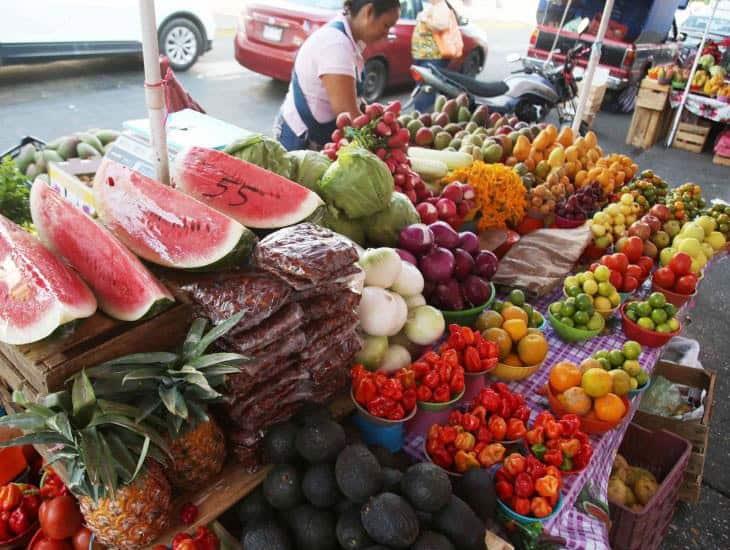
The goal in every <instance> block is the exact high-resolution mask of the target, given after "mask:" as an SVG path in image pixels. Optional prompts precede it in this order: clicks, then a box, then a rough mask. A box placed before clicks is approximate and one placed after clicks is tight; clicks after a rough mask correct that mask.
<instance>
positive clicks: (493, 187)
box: [446, 161, 527, 231]
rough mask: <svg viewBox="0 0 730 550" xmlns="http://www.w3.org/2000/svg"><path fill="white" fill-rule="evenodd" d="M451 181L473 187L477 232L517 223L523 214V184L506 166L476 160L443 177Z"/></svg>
mask: <svg viewBox="0 0 730 550" xmlns="http://www.w3.org/2000/svg"><path fill="white" fill-rule="evenodd" d="M452 181H460V182H462V183H468V184H469V185H471V186H472V187H473V188H474V192H475V193H476V203H477V212H478V213H479V214H480V217H479V220H478V222H477V227H478V228H479V231H484V230H486V229H491V228H498V227H499V228H501V227H506V226H507V224H511V225H517V224H518V223H520V221H521V220H522V218H523V217H524V216H525V206H526V204H527V199H526V191H525V186H524V185H523V184H522V180H521V179H520V177H519V176H518V175H517V173H515V172H514V171H513V170H512V168H510V167H509V166H505V165H504V164H486V163H484V162H481V161H476V162H474V163H473V164H472V165H471V166H470V167H469V168H461V169H459V170H454V171H453V172H451V173H450V174H449V175H448V176H446V182H447V183H451V182H452Z"/></svg>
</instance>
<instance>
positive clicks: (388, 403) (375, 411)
mask: <svg viewBox="0 0 730 550" xmlns="http://www.w3.org/2000/svg"><path fill="white" fill-rule="evenodd" d="M393 405H395V401H392V400H390V399H386V398H385V397H376V398H375V399H373V400H372V401H370V402H369V403H368V405H367V407H368V412H369V413H370V414H372V415H373V416H377V417H379V418H388V413H389V412H390V410H391V408H392V407H393Z"/></svg>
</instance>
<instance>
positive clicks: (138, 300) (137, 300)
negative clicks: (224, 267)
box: [30, 180, 173, 321]
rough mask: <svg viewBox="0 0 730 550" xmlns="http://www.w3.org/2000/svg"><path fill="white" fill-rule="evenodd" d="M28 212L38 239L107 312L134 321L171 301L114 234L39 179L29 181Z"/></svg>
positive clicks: (118, 317) (155, 279) (170, 296)
mask: <svg viewBox="0 0 730 550" xmlns="http://www.w3.org/2000/svg"><path fill="white" fill-rule="evenodd" d="M30 211H31V216H32V218H33V223H34V225H35V227H36V229H37V231H38V236H39V238H40V240H41V242H43V244H45V245H46V246H47V247H48V248H49V249H50V250H52V251H53V252H55V253H56V254H58V255H59V256H61V257H62V258H63V259H64V260H66V261H67V262H68V263H69V264H70V265H71V266H72V267H73V268H74V269H75V270H76V271H77V272H78V273H79V275H81V278H82V279H83V280H84V281H86V283H87V284H88V285H89V286H90V287H91V289H92V290H93V292H94V294H95V295H96V298H97V300H98V302H99V308H100V309H101V310H102V311H103V312H104V313H106V314H107V315H109V316H110V317H112V318H114V319H118V320H120V321H137V320H139V319H141V318H143V317H145V316H147V315H148V313H149V311H150V310H151V309H152V308H153V307H154V308H155V309H157V307H158V306H157V304H158V303H160V302H161V303H162V304H166V305H169V304H171V303H172V302H173V297H172V294H170V292H169V291H168V290H167V289H166V288H165V287H164V286H163V285H162V283H160V282H159V281H158V280H157V278H155V276H154V275H153V274H152V273H150V271H149V270H148V269H147V268H146V267H145V266H144V265H143V264H142V262H141V261H140V260H139V259H138V258H137V257H136V256H135V255H134V254H132V253H131V252H130V251H129V250H128V249H127V248H125V246H124V245H123V244H122V243H120V242H119V241H118V240H117V239H116V237H114V236H113V235H112V234H111V233H110V232H109V231H108V230H107V229H106V228H105V227H103V226H102V225H101V224H99V223H97V222H96V221H95V220H93V219H92V218H91V217H89V216H88V215H87V214H85V213H84V212H83V211H82V210H81V209H79V208H77V207H76V206H74V205H73V204H71V203H70V202H69V201H67V200H66V199H65V198H63V197H62V196H61V195H60V194H59V193H57V192H56V191H54V190H53V189H51V188H50V187H49V186H48V185H47V184H45V183H44V182H43V181H39V180H37V181H36V182H35V183H34V184H33V188H32V189H31V192H30Z"/></svg>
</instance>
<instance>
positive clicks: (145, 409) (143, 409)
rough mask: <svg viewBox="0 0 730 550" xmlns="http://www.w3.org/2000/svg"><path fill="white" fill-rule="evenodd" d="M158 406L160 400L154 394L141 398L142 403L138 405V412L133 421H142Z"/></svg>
mask: <svg viewBox="0 0 730 550" xmlns="http://www.w3.org/2000/svg"><path fill="white" fill-rule="evenodd" d="M159 406H160V400H159V399H158V397H157V396H156V395H151V396H148V397H145V398H143V400H142V403H141V404H140V406H139V413H138V414H137V416H136V417H135V418H134V421H135V422H142V421H143V420H144V419H145V418H147V417H149V416H150V415H151V414H152V413H153V412H155V411H156V410H157V407H159Z"/></svg>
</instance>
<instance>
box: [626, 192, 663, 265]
mask: <svg viewBox="0 0 730 550" xmlns="http://www.w3.org/2000/svg"><path fill="white" fill-rule="evenodd" d="M652 208H654V209H656V210H657V211H658V210H662V211H663V209H666V206H664V205H662V204H658V205H655V206H653V207H652ZM667 213H668V212H667ZM663 227H664V225H663V223H662V220H660V219H659V218H658V217H656V216H655V215H654V214H651V213H648V214H644V215H643V216H642V217H641V218H639V219H638V220H636V221H635V222H634V223H632V224H631V225H630V226H629V229H628V231H627V232H626V235H624V236H623V237H621V238H619V239H618V241H616V251H617V252H625V250H624V246H625V245H626V241H627V239H628V238H630V237H637V238H639V239H640V240H641V242H642V254H643V255H644V256H649V257H650V258H651V259H653V260H656V259H657V258H658V257H659V252H660V251H661V250H663V249H664V248H666V247H667V246H669V243H670V242H671V238H670V237H669V233H667V232H666V231H664V229H663Z"/></svg>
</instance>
